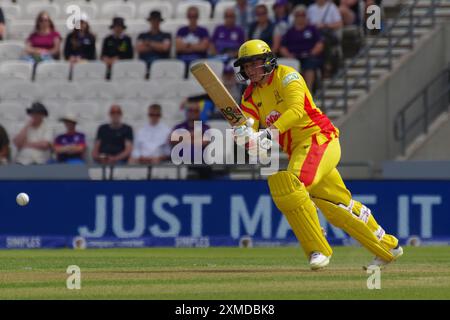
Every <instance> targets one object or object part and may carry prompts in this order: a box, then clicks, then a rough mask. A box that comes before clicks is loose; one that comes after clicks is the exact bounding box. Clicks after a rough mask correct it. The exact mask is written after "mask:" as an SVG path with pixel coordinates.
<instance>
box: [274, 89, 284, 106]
mask: <svg viewBox="0 0 450 320" xmlns="http://www.w3.org/2000/svg"><path fill="white" fill-rule="evenodd" d="M273 94H274V95H275V101H276V103H277V104H280V103H281V102H283V98H281V96H280V93H279V92H278V90H275V91H274V92H273Z"/></svg>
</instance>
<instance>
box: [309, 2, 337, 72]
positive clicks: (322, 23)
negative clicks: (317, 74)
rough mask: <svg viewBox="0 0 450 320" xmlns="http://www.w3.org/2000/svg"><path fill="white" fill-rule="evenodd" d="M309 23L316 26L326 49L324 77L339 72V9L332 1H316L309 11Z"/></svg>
mask: <svg viewBox="0 0 450 320" xmlns="http://www.w3.org/2000/svg"><path fill="white" fill-rule="evenodd" d="M307 14H308V21H309V22H310V23H311V24H312V25H314V26H316V27H317V28H318V29H319V30H320V33H321V35H322V38H323V41H324V44H325V47H324V66H323V71H324V77H329V76H331V75H332V74H333V73H335V72H336V71H337V68H338V65H339V59H340V57H339V56H340V51H341V49H340V37H341V33H342V26H343V23H342V18H341V15H340V13H339V9H338V7H337V6H336V5H335V4H334V3H333V2H331V1H330V0H316V2H315V3H314V4H312V5H311V6H310V7H309V8H308V11H307Z"/></svg>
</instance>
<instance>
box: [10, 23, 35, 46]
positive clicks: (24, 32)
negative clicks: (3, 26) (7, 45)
mask: <svg viewBox="0 0 450 320" xmlns="http://www.w3.org/2000/svg"><path fill="white" fill-rule="evenodd" d="M34 24H35V23H34V20H11V21H10V22H9V26H8V29H7V37H8V40H18V41H25V40H26V39H27V38H28V36H29V35H30V33H31V32H32V31H33V30H34Z"/></svg>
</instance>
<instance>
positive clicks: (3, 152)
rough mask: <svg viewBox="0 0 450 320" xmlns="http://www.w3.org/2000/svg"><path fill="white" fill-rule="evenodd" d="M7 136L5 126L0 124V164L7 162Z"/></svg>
mask: <svg viewBox="0 0 450 320" xmlns="http://www.w3.org/2000/svg"><path fill="white" fill-rule="evenodd" d="M9 156H10V154H9V137H8V133H7V132H6V130H5V128H4V127H3V126H2V125H1V124H0V165H2V164H7V163H8V162H9Z"/></svg>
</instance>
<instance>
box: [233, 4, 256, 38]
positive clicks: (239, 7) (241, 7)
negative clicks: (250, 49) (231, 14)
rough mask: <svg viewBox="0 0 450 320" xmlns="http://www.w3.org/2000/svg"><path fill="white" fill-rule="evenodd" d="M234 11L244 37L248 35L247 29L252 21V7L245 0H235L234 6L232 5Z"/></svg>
mask: <svg viewBox="0 0 450 320" xmlns="http://www.w3.org/2000/svg"><path fill="white" fill-rule="evenodd" d="M234 11H235V13H236V20H237V24H238V25H239V26H240V27H241V28H242V29H244V31H245V32H246V34H245V37H246V38H247V37H248V33H247V32H248V29H249V28H250V24H251V23H252V22H253V13H254V10H253V7H252V6H251V5H250V4H249V3H248V1H247V0H236V6H235V7H234Z"/></svg>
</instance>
